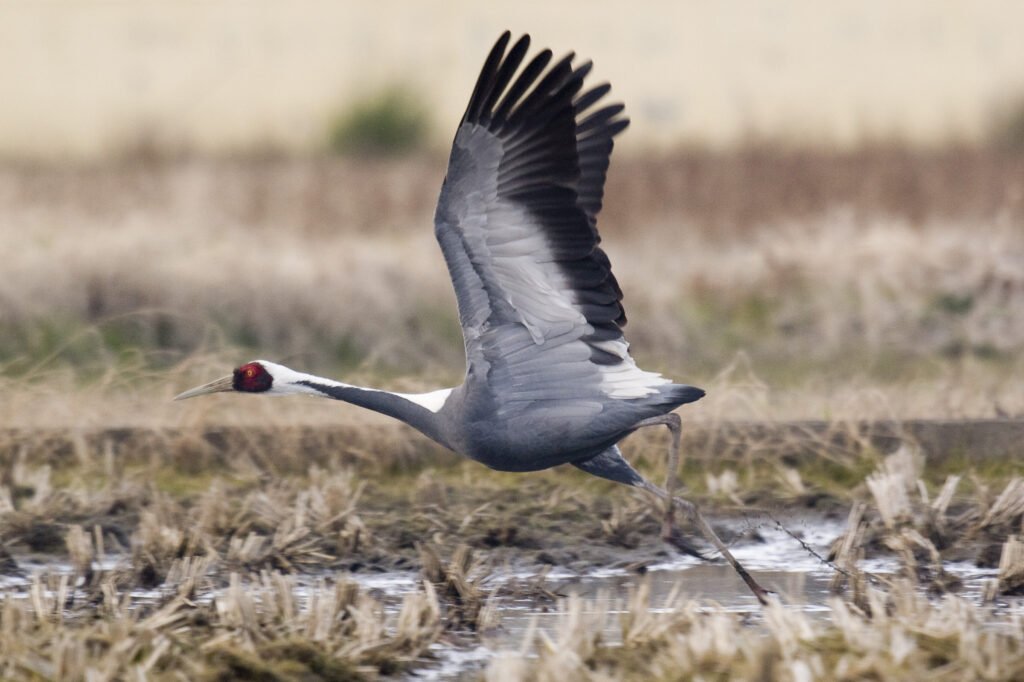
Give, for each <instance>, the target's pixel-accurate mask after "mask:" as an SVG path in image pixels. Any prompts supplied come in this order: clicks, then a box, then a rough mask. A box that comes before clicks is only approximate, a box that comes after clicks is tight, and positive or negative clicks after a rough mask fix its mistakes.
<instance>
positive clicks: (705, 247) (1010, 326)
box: [0, 147, 1024, 423]
mask: <svg viewBox="0 0 1024 682" xmlns="http://www.w3.org/2000/svg"><path fill="white" fill-rule="evenodd" d="M1022 163H1024V161H1022V157H1019V156H1001V155H999V154H997V153H995V152H986V151H979V150H971V149H962V150H957V149H954V150H949V151H945V152H933V153H924V152H909V151H906V150H901V149H893V148H886V147H879V148H875V149H870V150H866V151H860V152H855V153H850V154H842V155H840V154H827V153H819V152H792V151H788V152H787V151H784V150H779V149H758V148H752V149H748V150H745V151H741V152H737V153H735V154H727V155H708V154H704V153H700V152H691V153H686V154H680V155H677V156H672V157H666V158H664V159H657V160H651V161H639V160H635V159H622V160H619V161H618V162H617V164H616V166H615V167H614V168H613V173H612V176H611V178H610V181H609V188H608V193H607V210H606V215H605V216H604V217H603V220H602V228H603V233H604V235H605V245H606V247H607V249H608V251H609V252H610V254H611V256H612V259H613V262H614V263H615V268H616V272H617V274H618V277H619V279H620V281H621V282H622V284H623V287H624V289H625V291H626V295H627V298H626V303H627V308H628V312H629V313H630V317H631V320H632V322H631V325H630V327H629V329H628V331H629V335H630V339H631V340H632V342H633V348H634V351H635V354H636V355H637V356H638V358H639V359H640V360H641V361H642V362H643V363H644V364H646V365H648V366H651V367H653V368H656V369H660V370H663V371H667V372H670V373H671V374H673V375H674V376H677V377H679V378H680V379H682V380H687V381H691V382H693V383H698V384H701V385H704V386H705V387H707V388H711V389H712V391H711V397H710V398H709V400H707V401H705V402H704V403H702V404H701V406H700V407H699V408H697V409H698V410H700V411H702V412H704V413H709V414H715V415H718V414H722V413H726V414H728V415H729V416H732V417H765V416H767V417H794V416H800V417H815V418H819V417H834V416H837V415H838V416H843V417H847V418H853V417H858V416H864V417H881V416H898V417H906V416H994V415H998V414H1021V413H1024V395H1022V393H1021V391H1020V382H1019V381H1014V380H1013V376H1015V375H1019V373H1020V371H1021V365H1020V362H1021V361H1020V358H1021V357H1022V354H1021V352H1020V351H1021V350H1022V348H1024V316H1021V315H1019V314H1016V312H1015V311H1018V310H1021V309H1024V277H1022V275H1021V273H1024V237H1022V236H1021V235H1024V230H1021V229H1020V227H1021V223H1022V221H1024V185H1022V183H1021V180H1020V178H1021V177H1024V171H1022V168H1021V164H1022ZM442 168H443V162H442V160H441V159H438V158H429V157H415V158H409V159H403V160H392V161H380V160H365V159H364V160H359V161H355V160H325V159H320V160H294V159H292V160H288V159H278V160H272V159H270V160H249V161H203V160H182V161H176V162H161V161H145V160H139V161H136V162H131V163H125V164H120V165H111V166H101V167H80V168H70V169H69V168H62V169H57V168H32V167H17V166H8V167H6V168H4V169H2V170H0V204H2V205H3V207H4V211H3V215H2V217H0V232H2V233H3V234H4V241H5V245H6V246H7V253H8V254H16V256H14V257H8V259H7V260H6V262H5V272H4V281H3V284H2V288H0V319H3V320H4V325H3V327H2V328H0V377H7V378H14V379H17V382H16V383H14V384H12V386H14V387H16V389H17V391H18V393H19V394H24V395H26V396H27V397H26V399H25V401H26V402H25V404H24V405H22V406H21V407H19V406H17V405H15V406H13V407H9V408H7V409H12V410H14V412H13V413H12V414H11V415H10V418H11V421H12V422H13V423H21V420H22V419H23V418H24V419H28V420H32V419H33V417H34V416H36V415H39V414H40V413H41V412H43V413H45V412H48V411H49V410H42V411H41V410H40V403H38V402H36V401H35V400H34V398H36V397H39V399H40V401H41V402H42V403H48V401H51V400H52V401H54V403H55V407H56V409H55V410H54V412H56V413H57V414H60V409H61V405H60V403H61V397H60V393H62V392H65V391H68V390H76V391H77V390H79V389H80V388H81V385H82V383H83V381H85V382H87V383H88V382H91V385H92V386H101V385H104V384H105V385H106V386H107V387H108V388H110V389H112V390H110V391H108V392H106V393H104V395H105V396H106V397H109V395H108V394H116V393H119V392H123V391H125V390H135V391H139V392H141V393H143V394H146V393H148V394H151V395H152V394H154V391H158V392H159V394H160V397H163V396H164V395H170V394H172V393H173V392H174V391H175V390H176V389H180V388H182V387H183V386H184V385H185V384H188V383H191V382H194V381H196V380H198V379H206V378H208V375H207V374H206V373H207V372H210V371H213V372H220V373H223V371H224V369H227V366H228V365H234V364H237V363H238V362H239V361H241V360H243V359H249V358H250V357H251V356H263V357H268V358H270V359H286V360H287V361H289V362H291V363H293V364H296V365H300V366H302V367H305V368H309V369H311V370H312V371H314V372H319V373H324V374H340V375H342V376H346V377H348V378H349V379H351V380H362V379H366V380H369V381H371V382H372V381H381V380H383V381H385V382H387V381H392V383H391V384H390V385H392V386H394V387H399V386H398V384H399V383H402V382H395V381H394V378H395V377H399V376H401V377H403V378H404V379H403V381H404V384H403V385H405V387H416V386H417V385H419V386H435V385H438V384H451V383H453V382H456V381H458V380H459V378H460V375H461V371H462V356H461V342H460V335H459V329H458V325H457V317H456V314H455V309H454V298H453V296H452V294H451V291H450V284H449V283H448V280H447V275H446V272H445V269H444V265H443V262H442V259H441V257H440V253H439V251H438V249H437V246H436V244H435V242H434V240H433V235H432V231H431V228H430V224H431V214H432V210H433V203H434V201H435V198H436V193H437V189H438V186H439V183H440V178H441V175H442ZM239 349H241V350H239ZM184 358H191V359H189V360H187V364H183V362H186V361H184V360H183V359H184ZM211 360H216V363H214V362H211ZM214 364H217V367H216V368H214V366H213V365H214ZM169 367H176V368H177V372H178V373H180V375H179V374H165V373H164V370H166V369H167V368H169ZM154 370H159V371H154ZM26 378H27V379H29V380H30V383H29V384H28V385H26V384H25V383H24V381H23V380H24V379H26ZM170 384H173V386H172V385H170ZM41 385H48V386H51V387H53V390H52V391H51V395H50V396H48V397H43V396H42V394H41V389H40V388H39V387H40V386H41ZM163 385H166V388H164V386H163ZM734 389H735V390H734ZM37 391H39V393H36V392H37ZM34 393H36V394H35V395H34ZM78 402H79V403H81V402H82V401H78ZM125 402H126V403H127V402H130V403H132V404H135V405H138V404H139V402H140V400H139V399H138V397H137V396H133V397H132V398H131V399H130V400H126V401H125ZM141 402H143V403H145V402H146V401H144V400H143V401H141ZM147 409H148V408H147V407H146V406H142V407H141V411H142V412H146V411H147ZM175 409H176V410H177V409H178V408H175ZM283 409H284V410H285V415H286V416H287V418H292V417H293V416H294V414H295V413H288V412H287V410H288V409H289V408H287V407H286V408H283ZM138 411H139V410H138V409H135V410H126V409H124V404H123V403H122V404H120V405H118V406H117V408H116V409H115V410H114V412H115V413H119V414H124V413H126V412H132V413H133V414H134V413H136V412H138ZM278 411H279V410H278V409H277V408H275V413H277V412H278ZM297 411H302V412H304V411H305V408H297ZM157 413H160V414H167V410H166V409H165V408H164V407H163V406H162V404H161V406H160V408H159V409H158V410H157V409H154V410H153V414H157ZM175 414H180V412H175ZM84 418H85V417H83V419H84ZM164 418H165V419H166V417H164ZM98 419H99V421H101V422H102V421H104V419H103V418H98Z"/></svg>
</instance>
